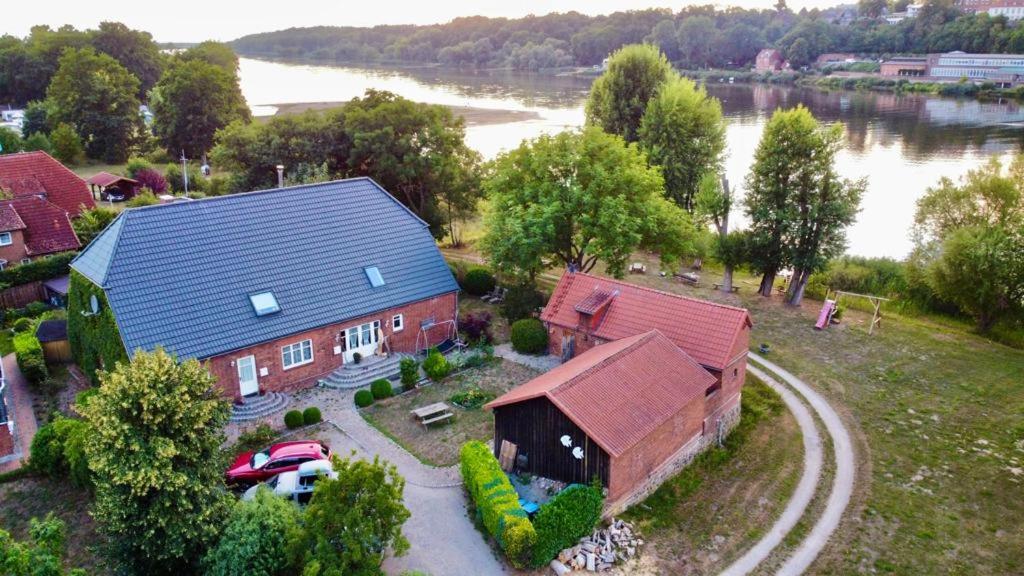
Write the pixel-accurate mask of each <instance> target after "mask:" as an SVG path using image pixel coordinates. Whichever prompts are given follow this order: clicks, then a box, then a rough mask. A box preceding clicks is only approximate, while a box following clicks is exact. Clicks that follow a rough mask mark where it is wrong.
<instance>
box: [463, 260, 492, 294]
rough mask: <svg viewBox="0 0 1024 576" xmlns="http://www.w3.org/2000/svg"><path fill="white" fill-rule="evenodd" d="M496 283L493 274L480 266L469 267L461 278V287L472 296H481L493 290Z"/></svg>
mask: <svg viewBox="0 0 1024 576" xmlns="http://www.w3.org/2000/svg"><path fill="white" fill-rule="evenodd" d="M496 284H497V282H496V281H495V279H494V274H491V272H490V270H488V269H487V268H484V267H482V266H476V267H473V268H470V269H469V270H467V271H466V275H465V276H463V278H462V289H463V290H465V291H466V292H468V293H470V294H472V295H473V296H483V295H484V294H487V293H488V292H491V291H493V290H494V286H495V285H496Z"/></svg>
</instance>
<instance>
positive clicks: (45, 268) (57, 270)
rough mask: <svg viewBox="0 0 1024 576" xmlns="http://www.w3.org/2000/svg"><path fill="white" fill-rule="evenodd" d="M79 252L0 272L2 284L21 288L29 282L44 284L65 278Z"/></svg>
mask: <svg viewBox="0 0 1024 576" xmlns="http://www.w3.org/2000/svg"><path fill="white" fill-rule="evenodd" d="M76 255H77V252H61V253H59V254H53V255H51V256H44V257H42V258H39V259H38V260H33V261H31V262H29V263H27V264H21V265H18V266H11V267H10V268H5V269H3V270H0V284H7V285H9V286H20V285H22V284H28V283H29V282H42V281H44V280H49V279H50V278H56V277H57V276H64V275H65V274H67V273H68V270H70V269H71V268H70V266H69V264H71V259H72V258H74V257H75V256H76Z"/></svg>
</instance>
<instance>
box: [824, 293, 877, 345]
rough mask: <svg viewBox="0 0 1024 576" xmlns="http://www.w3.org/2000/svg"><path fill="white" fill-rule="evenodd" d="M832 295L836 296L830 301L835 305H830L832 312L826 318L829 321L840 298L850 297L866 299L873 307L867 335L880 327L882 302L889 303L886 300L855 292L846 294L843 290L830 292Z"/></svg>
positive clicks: (837, 307)
mask: <svg viewBox="0 0 1024 576" xmlns="http://www.w3.org/2000/svg"><path fill="white" fill-rule="evenodd" d="M832 293H835V295H836V296H835V298H834V299H832V300H833V302H835V303H834V304H833V305H832V312H831V313H830V314H829V316H828V319H829V321H831V320H832V316H833V315H835V313H836V310H838V309H839V299H840V298H841V297H843V296H850V297H853V298H866V299H867V300H868V301H869V302H871V305H872V306H873V307H874V312H872V314H871V325H870V326H868V335H870V334H871V333H872V332H874V331H875V326H881V325H882V313H881V308H882V302H888V301H889V299H888V298H882V297H881V296H872V295H870V294H858V293H856V292H846V291H845V290H832ZM828 295H829V292H826V293H825V299H826V300H829V297H828Z"/></svg>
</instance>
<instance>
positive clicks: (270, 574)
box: [203, 488, 302, 576]
mask: <svg viewBox="0 0 1024 576" xmlns="http://www.w3.org/2000/svg"><path fill="white" fill-rule="evenodd" d="M301 537H302V526H301V515H300V513H299V509H298V507H296V506H295V504H294V503H292V502H290V501H289V500H286V499H284V498H281V497H280V496H278V495H277V494H274V493H273V492H272V491H271V490H269V489H263V488H261V489H260V490H259V491H257V492H256V497H255V498H253V499H252V500H251V501H248V502H246V501H240V502H236V503H235V505H234V508H233V509H232V510H231V516H230V517H229V518H228V521H227V524H226V525H225V526H224V533H223V534H221V537H220V540H219V541H218V542H217V545H216V546H215V547H214V548H213V549H211V550H210V551H209V552H207V554H206V557H205V558H204V559H203V568H204V570H203V574H204V575H205V576H286V575H290V574H300V573H301V572H302V571H301V567H300V566H298V565H297V564H299V562H298V561H299V560H301V558H295V557H294V555H293V554H292V550H291V544H292V542H293V541H295V540H297V539H299V538H301Z"/></svg>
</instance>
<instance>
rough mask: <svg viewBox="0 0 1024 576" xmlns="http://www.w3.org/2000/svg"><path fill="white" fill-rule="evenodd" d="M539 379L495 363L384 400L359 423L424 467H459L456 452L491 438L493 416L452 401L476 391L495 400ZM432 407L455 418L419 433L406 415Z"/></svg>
mask: <svg viewBox="0 0 1024 576" xmlns="http://www.w3.org/2000/svg"><path fill="white" fill-rule="evenodd" d="M538 374H539V373H538V372H537V371H535V370H531V369H530V368H527V367H525V366H522V365H519V364H515V363H513V362H508V361H506V360H502V359H500V358H496V359H494V360H493V361H492V362H491V363H490V364H488V365H485V366H482V367H479V368H471V369H469V370H466V371H464V372H461V373H459V374H456V375H454V376H449V377H448V378H446V379H445V380H444V381H442V382H440V383H437V384H431V385H429V386H425V387H423V388H418V389H416V390H414V391H412V392H408V393H406V394H402V395H400V396H395V397H393V398H388V399H387V400H383V401H380V402H377V403H375V404H374V405H373V406H370V407H369V408H364V409H363V410H361V411H360V413H361V414H362V415H363V417H364V418H365V419H366V420H367V421H368V422H370V423H371V424H372V425H374V426H376V427H377V428H378V429H379V430H381V431H382V432H383V433H384V434H387V435H388V436H390V437H391V438H392V439H394V440H395V441H396V442H398V443H399V444H400V445H401V446H402V447H404V448H405V449H406V450H408V451H409V452H411V453H412V454H413V455H415V456H416V457H417V458H419V459H420V460H421V461H423V462H424V463H427V464H430V465H433V466H450V465H452V464H456V463H458V461H459V449H460V448H461V447H462V445H463V444H464V443H466V442H468V441H469V440H488V439H490V438H491V437H492V435H493V434H494V415H493V414H492V413H491V412H490V411H489V410H484V409H483V408H475V409H463V408H460V407H458V406H457V405H455V404H454V403H453V402H452V401H451V400H450V399H451V397H452V396H453V395H455V394H458V393H460V392H465V391H467V390H471V389H475V388H479V389H480V390H481V391H483V392H485V393H487V394H489V395H492V396H498V395H500V394H503V393H505V392H507V391H509V390H511V389H512V388H514V387H516V386H518V385H519V384H522V383H524V382H526V381H528V380H530V379H532V378H534V377H535V376H537V375H538ZM435 402H446V403H448V405H449V406H451V407H452V411H453V412H454V413H455V418H454V419H453V421H451V423H448V424H441V425H437V424H435V425H431V427H430V428H424V427H423V425H422V424H420V423H419V421H417V420H416V419H415V418H414V417H413V416H412V415H411V414H410V411H411V410H414V409H416V408H420V407H422V406H426V405H428V404H433V403H435Z"/></svg>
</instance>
